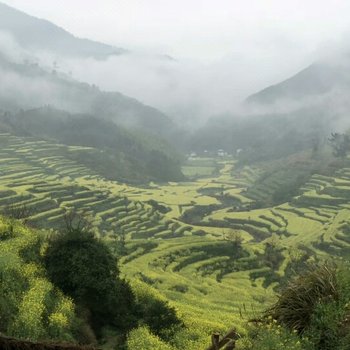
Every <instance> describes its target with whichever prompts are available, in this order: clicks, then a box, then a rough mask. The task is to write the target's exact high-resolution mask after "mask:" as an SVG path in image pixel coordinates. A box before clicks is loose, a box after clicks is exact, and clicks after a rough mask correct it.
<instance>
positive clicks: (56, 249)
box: [45, 213, 134, 335]
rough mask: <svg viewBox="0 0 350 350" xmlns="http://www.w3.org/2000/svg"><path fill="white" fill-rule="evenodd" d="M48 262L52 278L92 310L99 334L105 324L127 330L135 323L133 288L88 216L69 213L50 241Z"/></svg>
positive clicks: (91, 322)
mask: <svg viewBox="0 0 350 350" xmlns="http://www.w3.org/2000/svg"><path fill="white" fill-rule="evenodd" d="M45 265H46V268H47V271H48V274H49V277H50V279H51V281H52V282H53V283H54V284H55V285H56V286H57V287H59V288H60V289H61V290H62V291H63V292H64V293H65V294H67V295H69V296H70V297H71V298H73V299H74V301H75V302H76V304H77V305H78V306H79V307H80V309H82V310H85V313H87V314H90V320H89V322H90V324H91V326H92V328H93V330H94V331H95V332H96V334H97V335H99V334H100V331H101V328H102V327H104V326H112V327H115V328H116V329H119V330H121V331H125V330H128V329H130V328H131V327H132V326H133V325H134V316H133V315H134V296H133V294H132V292H131V288H130V287H129V285H128V284H127V283H126V281H124V280H122V279H120V278H119V269H118V267H117V264H116V261H115V259H114V257H113V256H112V254H111V253H110V251H109V250H108V248H107V247H106V246H105V245H104V244H103V243H102V242H100V241H98V240H97V239H96V238H95V237H94V235H93V233H92V232H91V230H90V228H89V225H88V222H87V221H86V219H85V218H83V217H82V218H81V217H79V215H76V214H72V213H70V214H68V215H67V216H66V227H65V229H64V230H63V231H62V232H61V233H60V234H58V235H57V236H55V237H53V238H52V239H51V240H50V242H49V247H48V250H47V253H46V256H45ZM86 311H87V312H86Z"/></svg>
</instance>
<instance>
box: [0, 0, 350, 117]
mask: <svg viewBox="0 0 350 350" xmlns="http://www.w3.org/2000/svg"><path fill="white" fill-rule="evenodd" d="M0 1H2V2H4V3H6V4H8V5H10V6H13V7H16V8H18V9H20V10H23V11H24V12H27V13H28V14H31V15H34V16H36V17H41V18H45V19H48V20H50V21H52V22H54V23H55V24H57V25H59V26H61V27H63V28H65V29H66V30H68V31H70V32H71V33H73V34H74V35H76V36H79V37H85V38H90V39H94V40H98V41H102V42H105V43H109V44H114V45H116V46H119V47H123V48H126V49H130V50H132V51H133V52H136V51H137V50H146V51H149V52H151V53H156V54H157V53H160V54H169V55H171V56H173V57H174V58H176V59H178V60H179V61H180V62H182V63H185V69H182V68H181V69H182V70H181V71H180V72H175V73H176V74H178V76H177V77H174V76H175V73H174V72H170V73H168V72H167V73H166V74H164V72H163V68H159V67H155V68H154V69H153V71H152V74H153V75H152V76H151V77H148V76H147V74H148V73H149V70H147V71H146V70H145V69H144V68H145V67H139V63H138V62H136V63H134V64H133V65H131V66H130V62H127V65H126V66H124V65H123V64H120V63H119V62H118V65H117V64H115V63H114V62H111V67H112V68H111V67H109V68H108V67H107V66H103V67H102V68H103V71H101V70H102V69H101V67H100V66H99V67H96V68H95V69H94V70H91V69H88V71H92V72H93V73H96V75H97V73H98V76H97V77H96V78H91V79H90V78H89V79H88V78H87V77H86V71H87V69H86V67H85V66H83V65H82V66H81V67H82V68H81V70H82V72H81V76H80V75H79V74H78V73H79V71H77V72H76V74H78V75H77V77H78V78H81V79H82V80H88V81H89V82H94V83H95V82H96V83H99V84H100V86H102V87H103V88H107V89H116V90H118V91H121V92H123V93H126V94H129V95H131V96H134V97H136V98H139V99H140V100H141V101H145V102H146V103H150V104H152V105H155V106H158V107H159V108H164V109H166V110H167V106H168V105H170V104H173V105H175V106H179V105H186V103H187V100H188V101H189V102H188V104H190V103H193V101H198V105H201V108H203V109H207V110H208V113H211V111H212V110H213V111H216V110H218V108H217V105H219V106H220V107H222V109H225V108H227V109H229V108H230V106H231V105H232V104H233V103H234V101H240V100H241V99H243V98H245V97H246V96H247V95H249V94H251V93H253V92H256V91H258V90H260V89H262V88H264V87H266V86H268V85H271V84H274V83H277V82H279V81H281V80H284V79H286V78H288V77H289V76H291V75H293V74H295V73H296V72H298V71H299V70H300V69H302V68H305V67H306V66H308V65H309V64H310V63H312V62H313V61H315V60H316V59H318V58H319V56H320V55H321V54H324V53H325V52H327V47H328V48H329V47H330V46H328V45H329V44H332V43H333V42H337V41H342V43H343V44H344V43H346V42H348V40H346V38H347V35H346V33H348V32H349V29H350V22H349V13H350V1H349V0H0ZM344 37H345V39H344ZM322 48H323V49H322ZM322 50H323V51H322ZM328 51H333V50H328ZM322 52H323V53H322ZM147 64H148V63H147V62H146V65H147ZM115 67H117V68H118V67H119V71H116V72H115V74H117V77H118V79H103V80H102V81H100V80H101V76H104V77H110V74H111V69H112V70H116V68H115ZM120 67H122V68H120ZM125 67H127V68H125ZM146 68H147V69H148V67H146ZM124 71H125V72H126V73H128V74H127V75H126V76H125V77H124V80H123V76H124V75H125V74H124V73H125V72H124ZM134 72H135V74H134V76H133V77H132V76H131V77H130V74H131V73H134ZM144 72H146V73H147V74H144ZM166 75H168V80H164V76H166ZM159 76H161V77H160V81H161V83H158V80H157V79H158V78H159ZM145 77H146V78H147V79H146V78H145ZM164 81H165V83H164ZM106 82H113V84H114V85H113V84H112V86H107V85H106ZM150 82H152V84H150ZM164 84H165V85H164ZM187 85H188V86H187ZM164 86H166V87H167V89H166V88H164ZM177 93H178V94H177ZM162 94H164V95H166V96H164V98H163V99H162V98H161V96H162ZM148 95H149V96H148ZM170 97H171V98H173V100H174V101H170V102H169V101H167V98H170ZM206 102H208V103H207V104H206ZM211 105H212V106H211ZM168 109H169V108H168Z"/></svg>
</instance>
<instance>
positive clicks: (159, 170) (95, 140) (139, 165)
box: [0, 107, 184, 183]
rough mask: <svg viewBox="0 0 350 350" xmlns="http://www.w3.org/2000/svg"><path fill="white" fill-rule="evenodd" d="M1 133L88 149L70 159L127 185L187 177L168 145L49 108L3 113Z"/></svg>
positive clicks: (112, 125) (175, 154) (91, 117)
mask: <svg viewBox="0 0 350 350" xmlns="http://www.w3.org/2000/svg"><path fill="white" fill-rule="evenodd" d="M1 132H9V133H11V134H12V135H19V136H25V137H35V138H36V139H45V140H50V141H53V142H57V143H60V144H64V145H72V146H83V147H89V148H91V151H89V152H86V153H81V154H78V153H74V152H71V154H69V157H71V158H73V160H75V161H78V162H79V163H81V164H84V165H85V166H87V167H88V168H90V169H91V170H92V171H95V172H97V173H99V174H100V175H102V176H103V177H105V178H107V179H111V180H119V181H122V182H127V183H145V182H148V181H180V180H183V179H184V176H183V175H182V173H181V167H180V160H181V157H180V156H179V155H178V154H177V153H176V152H174V150H173V149H172V147H170V146H169V144H167V143H166V142H165V141H162V140H161V139H159V138H155V137H147V135H146V134H136V133H133V132H131V131H128V130H126V129H124V128H122V127H120V126H118V125H116V124H115V123H113V122H111V121H108V120H104V119H99V118H96V117H93V116H91V115H79V114H77V115H73V114H70V113H67V112H65V111H60V110H57V109H54V108H50V107H44V108H38V109H33V110H28V111H21V112H19V113H17V114H12V113H4V114H3V115H0V133H1ZM43 152H44V151H43ZM44 154H45V152H44V153H43V156H44Z"/></svg>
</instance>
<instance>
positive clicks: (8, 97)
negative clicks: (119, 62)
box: [0, 52, 177, 140]
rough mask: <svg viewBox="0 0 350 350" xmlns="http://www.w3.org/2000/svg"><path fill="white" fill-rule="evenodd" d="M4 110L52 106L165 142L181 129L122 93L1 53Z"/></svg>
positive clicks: (0, 101) (0, 94) (0, 107)
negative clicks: (107, 121)
mask: <svg viewBox="0 0 350 350" xmlns="http://www.w3.org/2000/svg"><path fill="white" fill-rule="evenodd" d="M0 76H1V79H2V86H1V88H0V110H4V111H6V110H9V111H16V110H19V109H25V110H26V109H33V108H38V107H41V106H47V105H51V106H53V107H55V108H58V109H62V110H66V111H67V112H71V113H74V114H76V113H85V114H90V115H95V116H97V117H98V118H103V119H108V120H112V121H113V122H116V123H118V124H120V125H123V126H125V127H127V128H131V129H139V130H141V131H145V132H147V133H149V134H153V135H156V136H158V137H162V138H165V139H174V140H175V139H176V137H175V136H174V135H173V134H174V133H175V134H176V132H177V131H176V130H177V127H176V126H175V124H174V123H173V122H172V120H171V119H170V118H169V117H168V116H166V115H165V114H164V113H162V112H160V111H159V110H157V109H156V108H153V107H150V106H147V105H144V104H142V103H141V102H139V101H137V100H136V99H133V98H130V97H127V96H125V95H123V94H121V93H119V92H104V91H101V90H100V89H99V88H98V87H97V86H95V85H89V84H86V83H81V82H79V81H76V80H74V79H72V78H71V77H70V76H68V75H65V74H63V73H59V72H57V71H55V70H52V69H48V68H46V67H42V66H40V65H38V63H31V62H29V61H26V62H24V63H14V62H11V61H10V60H9V59H7V58H5V56H4V55H1V52H0Z"/></svg>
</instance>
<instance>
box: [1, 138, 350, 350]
mask: <svg viewBox="0 0 350 350" xmlns="http://www.w3.org/2000/svg"><path fill="white" fill-rule="evenodd" d="M0 146H1V148H0V210H1V211H2V212H3V213H6V210H11V206H16V205H25V207H26V208H28V210H30V218H29V221H30V223H31V225H35V226H37V227H40V228H46V229H59V228H60V226H61V225H62V222H63V216H64V214H65V212H66V211H67V210H71V209H74V210H78V211H82V212H84V213H85V214H86V215H88V216H89V217H90V218H91V220H92V222H93V225H94V229H95V232H96V234H97V235H98V236H99V237H101V238H102V239H103V240H105V241H106V242H107V243H108V244H109V245H110V247H111V248H112V249H115V247H117V246H118V244H119V239H120V235H121V233H122V234H123V235H124V237H125V240H126V243H125V247H124V248H125V252H124V255H123V256H122V257H121V258H120V267H121V270H122V272H123V274H124V275H125V277H126V278H127V279H129V280H131V281H135V280H140V281H142V282H143V283H145V284H147V285H148V287H149V288H150V289H154V290H156V291H157V292H159V293H160V294H162V295H163V296H165V297H166V298H167V299H168V300H169V301H170V303H171V304H172V305H174V306H175V307H176V309H177V310H178V312H179V314H180V315H181V318H182V319H183V321H184V323H185V324H186V325H187V326H188V329H189V331H188V333H186V335H185V337H187V338H186V339H187V340H188V343H186V344H187V345H186V349H200V348H203V347H205V344H206V343H207V342H208V339H209V336H210V334H211V333H212V332H213V331H221V332H224V331H225V330H227V329H228V328H230V327H231V326H233V325H235V326H236V327H238V328H239V329H240V331H241V332H244V324H245V319H246V317H243V318H242V317H241V313H242V312H243V313H245V314H247V315H248V314H251V313H254V312H257V311H258V310H261V309H262V308H264V307H266V305H267V304H268V303H270V302H271V301H272V300H273V299H274V297H275V290H274V287H276V282H277V281H278V279H279V278H283V276H284V275H285V273H286V271H287V269H288V268H289V267H290V266H291V264H292V263H295V261H296V260H298V257H296V256H297V255H298V254H299V255H300V256H303V254H304V253H305V252H307V253H308V254H315V255H317V256H326V255H327V254H332V255H336V256H341V257H347V256H348V255H349V253H350V205H349V199H350V168H342V169H339V170H338V171H337V172H336V174H335V175H334V176H333V177H325V176H321V175H317V174H314V175H313V176H312V177H311V178H310V179H309V181H308V182H307V183H306V184H304V185H303V187H302V188H301V190H300V193H299V195H297V196H295V197H294V198H293V199H292V200H291V201H290V202H289V203H283V204H280V205H277V206H274V207H267V208H260V209H252V208H251V204H252V203H254V201H255V200H258V199H259V200H260V199H261V198H262V197H261V196H260V195H259V191H260V192H262V191H264V188H259V187H257V186H255V187H254V186H253V184H254V183H255V182H256V180H257V179H258V178H259V176H260V175H261V172H262V170H261V169H259V167H247V166H246V167H243V168H242V167H238V166H237V164H236V162H235V161H234V160H221V159H198V160H197V163H196V160H192V161H191V163H189V164H187V165H186V166H185V168H184V170H185V174H186V175H188V176H189V177H190V180H189V181H188V182H182V183H166V184H155V183H149V184H147V185H144V186H131V185H127V184H123V183H118V182H114V181H109V180H106V179H104V178H103V177H102V176H100V175H99V174H98V173H97V172H94V171H93V170H92V169H89V168H87V167H86V166H83V165H82V164H79V163H78V162H77V161H75V160H73V159H72V157H70V156H69V155H70V154H71V152H95V151H96V152H97V150H94V149H92V148H86V147H69V146H64V145H58V144H54V143H50V142H48V141H40V140H37V139H33V138H25V137H15V136H11V135H10V134H1V135H0ZM280 181H281V177H279V178H278V179H277V178H273V179H271V181H270V182H269V185H268V187H267V190H268V191H273V188H274V186H280V185H281V183H280ZM254 191H255V192H254ZM192 214H193V215H192ZM193 217H195V219H193ZM189 218H190V219H189ZM192 219H193V220H192ZM232 232H234V233H235V234H236V235H239V236H240V237H241V239H242V240H243V243H242V246H241V248H239V249H237V247H236V246H234V242H233V241H232V240H231V239H230V238H229V237H230V233H232ZM268 246H273V247H274V249H275V251H276V252H278V254H277V253H276V256H279V259H278V261H271V260H270V257H269V255H268V251H267V248H266V247H268ZM299 255H298V256H299ZM242 310H243V311H242Z"/></svg>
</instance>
